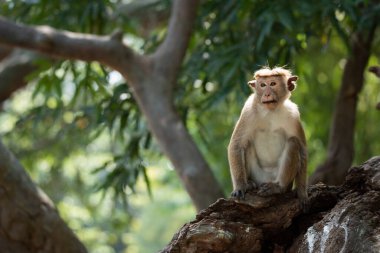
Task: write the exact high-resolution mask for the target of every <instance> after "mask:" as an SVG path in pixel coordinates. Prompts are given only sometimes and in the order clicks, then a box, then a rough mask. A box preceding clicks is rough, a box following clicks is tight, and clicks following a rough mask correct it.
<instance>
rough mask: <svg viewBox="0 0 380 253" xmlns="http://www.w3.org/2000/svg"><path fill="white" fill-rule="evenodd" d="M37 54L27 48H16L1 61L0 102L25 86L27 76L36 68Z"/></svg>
mask: <svg viewBox="0 0 380 253" xmlns="http://www.w3.org/2000/svg"><path fill="white" fill-rule="evenodd" d="M37 58H38V56H37V54H35V53H32V52H28V51H25V50H14V51H13V52H12V53H11V54H10V55H9V56H8V57H7V58H5V59H4V60H3V61H1V62H0V103H2V102H4V101H5V100H7V99H8V98H9V97H10V96H11V95H12V93H13V92H14V91H16V90H18V89H20V88H22V87H24V86H25V85H26V84H27V83H26V80H25V77H26V76H27V75H29V74H30V73H32V72H33V71H35V70H36V65H35V63H34V61H35V60H36V59H37Z"/></svg>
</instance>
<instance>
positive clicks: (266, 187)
mask: <svg viewBox="0 0 380 253" xmlns="http://www.w3.org/2000/svg"><path fill="white" fill-rule="evenodd" d="M300 148H301V145H300V142H299V140H298V139H297V138H296V137H291V138H289V139H288V141H287V142H286V145H285V150H284V152H283V154H282V156H281V158H280V161H279V171H278V174H277V178H276V180H275V181H274V182H269V183H264V184H262V185H261V186H260V190H259V192H258V194H259V195H261V196H269V195H272V194H279V193H284V192H286V191H289V190H291V188H292V184H293V181H294V179H295V177H296V175H297V173H298V171H299V168H300V166H301V158H300Z"/></svg>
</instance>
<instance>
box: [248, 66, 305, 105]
mask: <svg viewBox="0 0 380 253" xmlns="http://www.w3.org/2000/svg"><path fill="white" fill-rule="evenodd" d="M253 77H254V80H251V81H249V82H248V85H250V86H251V87H252V89H253V90H254V91H255V101H257V102H258V103H261V104H262V105H264V106H265V107H266V108H268V109H270V110H274V109H276V108H277V107H278V105H279V104H282V103H283V102H284V101H285V100H287V99H288V98H289V97H290V95H291V91H293V90H294V89H295V88H296V81H297V79H298V77H297V76H294V75H292V72H291V71H290V70H287V69H284V68H281V67H275V68H273V69H271V68H269V67H264V68H262V69H259V70H257V71H256V72H255V73H254V75H253Z"/></svg>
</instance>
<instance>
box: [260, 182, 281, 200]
mask: <svg viewBox="0 0 380 253" xmlns="http://www.w3.org/2000/svg"><path fill="white" fill-rule="evenodd" d="M282 192H283V191H282V189H281V187H280V185H279V184H277V183H271V182H270V183H264V184H261V185H260V188H259V191H258V192H257V195H259V196H262V197H267V196H270V195H273V194H280V193H282Z"/></svg>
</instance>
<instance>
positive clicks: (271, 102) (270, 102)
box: [263, 100, 277, 104]
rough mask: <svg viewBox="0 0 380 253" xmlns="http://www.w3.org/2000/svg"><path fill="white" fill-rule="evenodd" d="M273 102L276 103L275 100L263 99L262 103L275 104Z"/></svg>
mask: <svg viewBox="0 0 380 253" xmlns="http://www.w3.org/2000/svg"><path fill="white" fill-rule="evenodd" d="M275 103H277V101H276V100H268V101H263V104H275Z"/></svg>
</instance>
